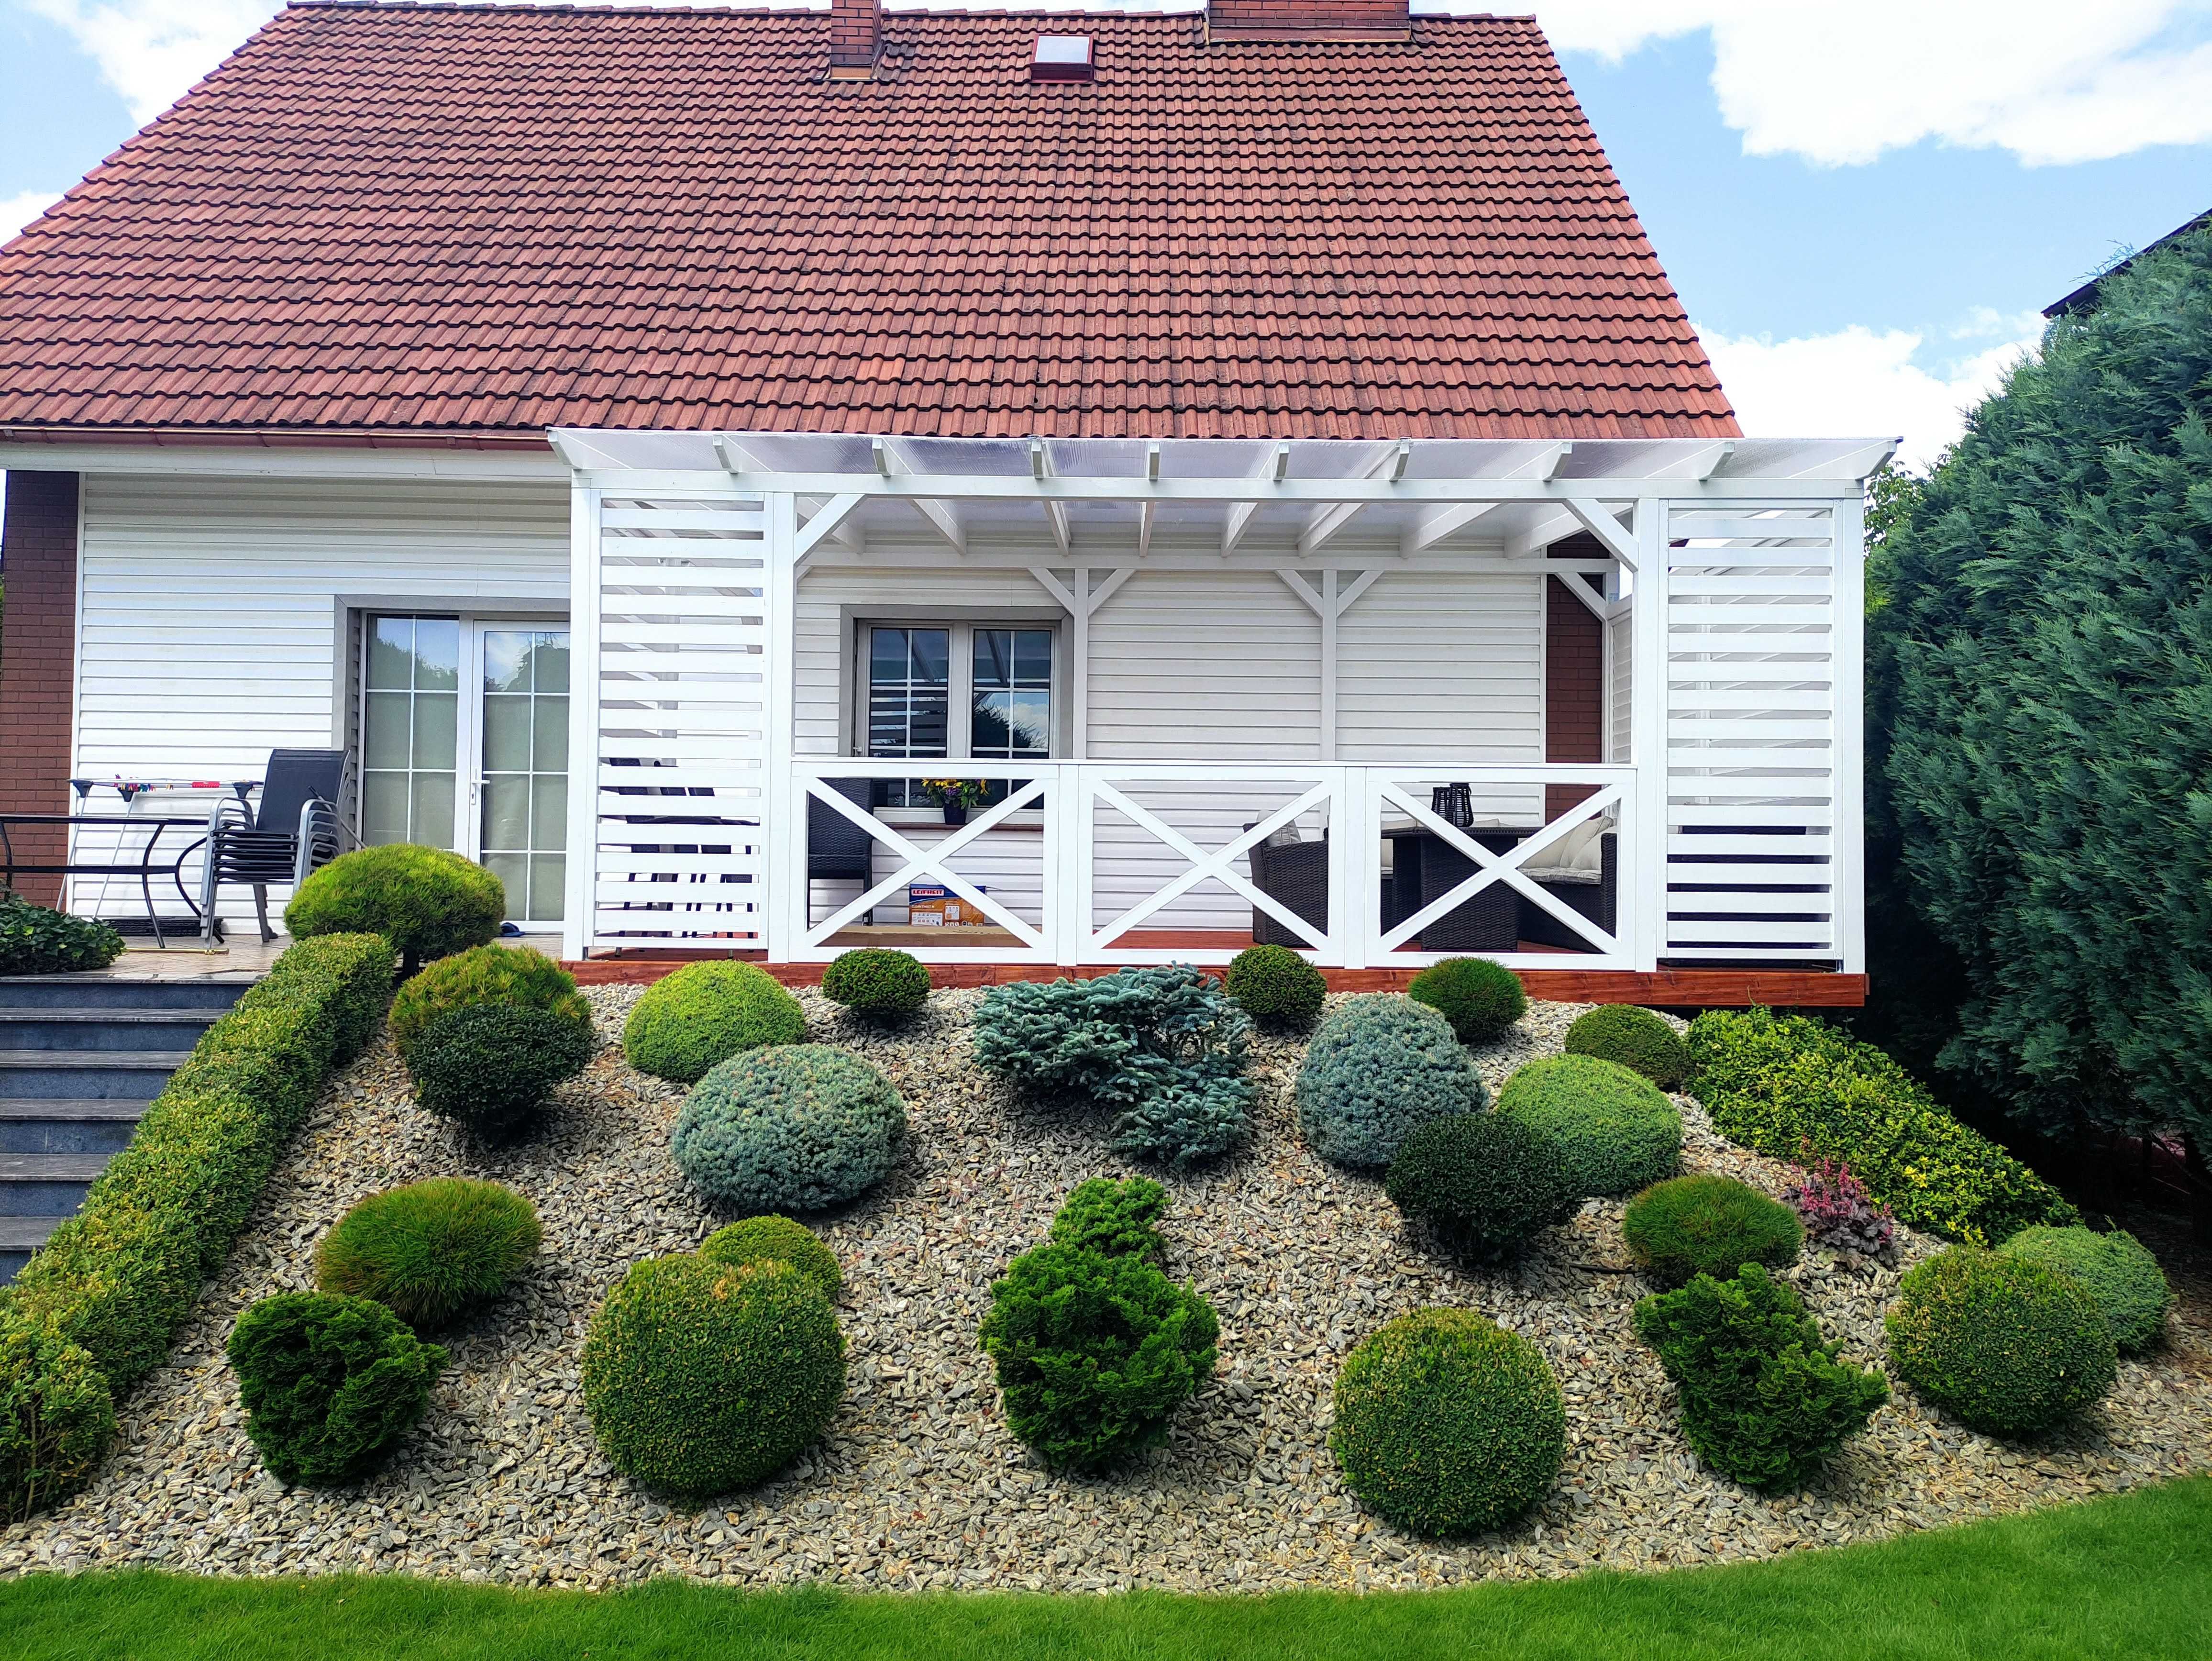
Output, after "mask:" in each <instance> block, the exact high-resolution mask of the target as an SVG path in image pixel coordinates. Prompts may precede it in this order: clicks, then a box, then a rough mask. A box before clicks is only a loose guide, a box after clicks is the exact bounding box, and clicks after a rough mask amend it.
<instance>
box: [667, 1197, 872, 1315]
mask: <svg viewBox="0 0 2212 1661" xmlns="http://www.w3.org/2000/svg"><path fill="white" fill-rule="evenodd" d="M699 1255H700V1256H702V1257H704V1258H705V1259H706V1260H707V1261H708V1262H710V1263H723V1264H727V1265H731V1266H735V1265H736V1264H738V1263H789V1264H790V1265H791V1266H792V1267H793V1269H797V1270H798V1271H799V1273H800V1274H801V1275H805V1276H806V1278H807V1279H808V1280H810V1281H813V1282H814V1284H815V1285H817V1286H818V1287H821V1288H822V1295H823V1297H825V1298H827V1299H829V1301H830V1302H831V1303H833V1304H834V1303H836V1301H837V1298H838V1294H839V1293H842V1292H843V1291H844V1289H845V1274H844V1271H843V1270H842V1269H839V1268H838V1266H837V1254H836V1252H834V1251H832V1250H829V1247H828V1246H826V1245H824V1244H822V1238H821V1237H820V1236H819V1235H817V1233H815V1232H814V1231H813V1230H812V1229H811V1228H809V1227H807V1226H806V1225H805V1224H804V1223H797V1222H793V1220H791V1219H790V1218H788V1217H777V1216H766V1217H747V1218H746V1219H744V1220H743V1221H742V1222H735V1223H732V1224H731V1225H730V1226H728V1227H727V1228H720V1229H717V1230H715V1231H714V1233H712V1234H710V1235H708V1237H707V1242H706V1244H704V1245H702V1246H701V1247H700V1248H699Z"/></svg>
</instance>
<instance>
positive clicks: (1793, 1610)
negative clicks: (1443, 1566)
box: [0, 1478, 2212, 1661]
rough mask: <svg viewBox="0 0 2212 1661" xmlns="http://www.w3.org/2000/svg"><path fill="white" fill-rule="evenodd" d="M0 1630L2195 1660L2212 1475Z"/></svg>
mask: <svg viewBox="0 0 2212 1661" xmlns="http://www.w3.org/2000/svg"><path fill="white" fill-rule="evenodd" d="M0 1634H4V1640H0V1652H4V1653H5V1654H6V1656H7V1657H8V1658H9V1661H46V1658H62V1657H69V1658H72V1661H74V1658H94V1657H100V1658H123V1657H149V1658H152V1657H160V1658H162V1661H199V1658H205V1661H259V1658H265V1657H286V1658H294V1657H298V1658H314V1661H365V1658H371V1657H376V1658H383V1657H390V1658H393V1661H398V1658H406V1661H443V1658H448V1657H453V1658H458V1657H470V1658H504V1657H516V1658H522V1657H528V1658H531V1661H540V1658H544V1661H572V1658H573V1661H581V1658H585V1657H591V1658H596V1661H614V1658H631V1657H666V1658H678V1657H684V1658H690V1657H708V1656H712V1657H715V1658H745V1661H751V1658H774V1661H833V1658H834V1661H877V1658H883V1661H890V1658H924V1661H998V1658H1001V1657H1003V1658H1006V1661H1014V1658H1020V1661H1054V1658H1073V1657H1086V1658H1089V1657H1105V1658H1115V1661H1122V1658H1129V1661H1133V1658H1138V1657H1144V1658H1152V1657H1161V1658H1176V1661H1181V1658H1191V1661H1198V1658H1206V1661H1214V1658H1220V1661H1229V1658H1237V1661H1242V1658H1247V1657H1249V1658H1254V1661H1262V1658H1264V1661H1304V1658H1309V1657H1322V1656H1328V1657H1368V1656H1372V1657H1376V1658H1385V1657H1387V1658H1390V1661H1419V1658H1427V1657H1435V1658H1437V1661H1445V1658H1450V1661H1469V1658H1474V1657H1482V1656H1512V1657H1516V1658H1534V1657H1560V1658H1567V1657H1573V1658H1577V1661H1587V1658H1591V1657H1598V1658H1601V1661H1636V1658H1644V1657H1650V1658H1658V1657H1667V1658H1681V1657H1703V1656H1728V1657H1736V1656H1741V1657H1745V1658H1753V1657H1756V1658H1760V1661H1789V1658H1798V1657H1804V1658H1811V1657H1823V1658H1826V1657H1835V1658H1839V1661H1869V1658H1892V1657H1898V1658H1918V1657H1929V1658H1935V1657H1942V1658H1947V1661H1948V1658H1957V1661H1966V1658H1979V1657H1998V1658H2002V1661H2030V1658H2039V1657H2051V1658H2060V1657H2064V1658H2075V1657H2083V1656H2127V1657H2131V1658H2146V1657H2154V1656H2189V1657H2202V1656H2205V1655H2208V1654H2212V1478H2193V1479H2191V1480H2188V1481H2185V1482H2174V1483H2172V1484H2170V1485H2168V1486H2166V1487H2164V1488H2154V1489H2148V1490H2145V1491H2143V1492H2141V1493H2137V1494H2129V1495H2125V1496H2124V1497H2121V1498H2119V1499H2115V1500H2100V1501H2099V1502H2097V1503H2095V1504H2092V1505H2084V1506H2068V1507H2063V1508H2061V1509H2057V1510H2053V1511H2045V1512H2035V1513H2033V1514H2030V1515H2027V1516H2023V1517H2014V1518H2004V1519H2002V1520H2000V1521H1996V1522H1990V1523H1978V1524H1972V1525H1971V1526H1968V1527H1966V1528H1960V1529H1951V1530H1942V1531H1940V1532H1936V1533H1929V1534H1922V1535H1917V1536H1911V1537H1909V1538H1906V1539H1902V1540H1897V1541H1892V1542H1887V1543H1886V1544H1882V1545H1878V1546H1862V1547H1853V1548H1848V1549H1845V1550H1842V1551H1831V1552H1814V1553H1807V1554H1804V1555H1799V1556H1796V1557H1792V1558H1789V1559H1785V1560H1782V1561H1773V1562H1766V1563H1759V1564H1752V1565H1747V1566H1742V1567H1729V1568H1716V1569H1695V1570H1685V1571H1679V1572H1676V1573H1669V1574H1655V1575H1618V1574H1596V1575H1591V1576H1589V1577H1588V1578H1586V1579H1578V1580H1562V1581H1548V1582H1543V1583H1541V1584H1534V1585H1489V1586H1479V1587H1474V1588H1471V1589H1468V1590H1465V1591H1446V1592H1424V1593H1385V1594H1378V1595H1376V1596H1373V1597H1346V1596H1340V1595H1334V1594H1323V1593H1292V1594H1285V1595H1281V1596H1276V1597H1263V1598H1255V1597H1244V1598H1235V1597H1222V1598H1199V1597H1166V1596H1161V1595H1141V1596H1135V1597H1026V1596H975V1597H967V1596H962V1597H955V1596H951V1595H928V1596H921V1597H886V1596H869V1597H849V1596H845V1595H843V1594H840V1593H836V1592H829V1591H812V1590H802V1591H785V1592H738V1591H725V1590H722V1589H720V1588H717V1587H708V1586H696V1585H684V1584H680V1583H678V1582H674V1581H665V1582H661V1583H659V1584H656V1585H651V1586H647V1587H645V1588H642V1589H641V1590H638V1591H623V1592H611V1593H588V1592H515V1591H501V1590H498V1589H495V1588H492V1587H486V1586H471V1585H453V1584H450V1583H444V1582H433V1581H426V1580H406V1579H386V1578H375V1577H362V1578H356V1579H321V1580H312V1581H298V1580H216V1579H194V1578H191V1577H186V1576H174V1575H163V1574H154V1573H142V1572H131V1573H93V1574H82V1575H74V1576H56V1575H35V1576H30V1577H27V1578H24V1579H18V1580H15V1581H12V1582H8V1583H0Z"/></svg>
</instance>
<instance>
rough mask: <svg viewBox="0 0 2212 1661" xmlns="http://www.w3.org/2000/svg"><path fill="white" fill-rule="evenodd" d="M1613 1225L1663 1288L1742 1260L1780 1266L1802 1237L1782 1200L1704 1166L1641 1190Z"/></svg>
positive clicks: (1731, 1269) (1719, 1272)
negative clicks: (1617, 1225)
mask: <svg viewBox="0 0 2212 1661" xmlns="http://www.w3.org/2000/svg"><path fill="white" fill-rule="evenodd" d="M1620 1232H1621V1238H1623V1239H1624V1240H1626V1242H1627V1243H1628V1255H1629V1256H1632V1257H1633V1258H1635V1259H1636V1263H1637V1267H1638V1268H1639V1269H1642V1270H1643V1271H1644V1274H1646V1275H1649V1276H1650V1278H1651V1279H1652V1280H1653V1281H1656V1282H1657V1283H1658V1284H1659V1285H1661V1286H1662V1287H1678V1286H1682V1285H1684V1284H1686V1282H1688V1281H1690V1279H1691V1278H1692V1276H1695V1275H1712V1276H1714V1277H1715V1278H1716V1279H1718V1280H1726V1279H1728V1278H1729V1276H1731V1275H1734V1274H1735V1272H1736V1271H1737V1270H1738V1269H1741V1268H1742V1267H1743V1266H1744V1265H1745V1264H1746V1263H1759V1264H1762V1265H1765V1267H1767V1268H1770V1269H1779V1268H1781V1267H1782V1266H1783V1265H1784V1264H1785V1263H1794V1262H1796V1261H1797V1253H1798V1251H1799V1250H1800V1249H1801V1248H1802V1246H1803V1245H1804V1244H1805V1225H1804V1224H1803V1223H1802V1222H1800V1221H1799V1220H1797V1214H1796V1212H1794V1211H1792V1210H1791V1209H1790V1208H1789V1207H1788V1206H1786V1205H1784V1204H1783V1203H1782V1202H1780V1201H1778V1200H1770V1199H1768V1198H1767V1197H1766V1196H1765V1195H1764V1194H1761V1193H1760V1192H1759V1190H1758V1189H1755V1188H1753V1187H1752V1186H1750V1184H1748V1183H1740V1182H1738V1181H1736V1179H1735V1177H1718V1176H1714V1175H1712V1174H1711V1173H1710V1172H1705V1171H1700V1172H1698V1173H1696V1174H1694V1175H1692V1176H1688V1177H1674V1178H1672V1179H1670V1180H1669V1181H1667V1182H1663V1183H1653V1184H1652V1185H1651V1186H1650V1187H1649V1188H1647V1189H1644V1191H1643V1192H1642V1193H1641V1194H1639V1195H1638V1196H1636V1197H1635V1198H1634V1199H1632V1200H1631V1201H1630V1202H1628V1212H1627V1214H1626V1216H1625V1217H1623V1218H1622V1219H1621V1224H1620Z"/></svg>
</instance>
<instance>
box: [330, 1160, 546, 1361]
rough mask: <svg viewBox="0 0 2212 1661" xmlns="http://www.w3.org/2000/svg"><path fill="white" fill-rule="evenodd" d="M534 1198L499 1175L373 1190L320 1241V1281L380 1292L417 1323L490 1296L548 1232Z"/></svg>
mask: <svg viewBox="0 0 2212 1661" xmlns="http://www.w3.org/2000/svg"><path fill="white" fill-rule="evenodd" d="M544 1238H545V1231H544V1229H543V1228H542V1227H540V1226H539V1225H538V1212H537V1209H536V1208H535V1207H533V1206H532V1204H531V1203H530V1202H529V1201H527V1200H526V1199H524V1198H523V1197H522V1196H520V1194H517V1193H516V1192H515V1191H514V1190H513V1189H508V1188H501V1186H500V1185H499V1184H498V1183H480V1182H474V1181H471V1179H469V1178H468V1177H432V1178H430V1179H429V1180H428V1182H421V1183H408V1184H407V1185H406V1186H405V1187H404V1188H393V1189H386V1190H385V1191H384V1192H383V1193H381V1194H373V1195H371V1196H369V1197H368V1199H366V1200H363V1201H362V1202H361V1203H360V1204H359V1205H357V1206H356V1207H354V1208H353V1209H352V1210H350V1211H349V1212H347V1213H346V1214H345V1215H344V1216H343V1217H341V1218H339V1219H338V1220H337V1226H336V1227H334V1228H332V1229H331V1232H329V1233H327V1234H325V1236H323V1238H322V1239H321V1240H320V1241H319V1243H318V1244H317V1245H316V1247H315V1285H316V1287H318V1288H319V1289H320V1290H321V1291H324V1292H336V1293H345V1294H346V1295H348V1296H350V1297H355V1298H369V1299H374V1300H375V1301H376V1302H378V1303H380V1304H382V1305H384V1306H385V1307H386V1309H388V1310H390V1311H392V1313H393V1314H394V1315H397V1316H398V1317H399V1318H400V1319H401V1320H403V1321H404V1322H406V1323H408V1325H410V1326H413V1327H426V1328H427V1327H437V1326H442V1325H444V1324H445V1323H447V1322H448V1321H452V1320H455V1319H458V1318H459V1317H461V1316H463V1315H465V1314H467V1313H469V1312H470V1311H472V1310H475V1309H479V1308H481V1307H483V1305H486V1304H489V1303H490V1302H491V1301H492V1300H493V1299H495V1298H497V1297H498V1296H499V1295H500V1294H501V1293H503V1292H505V1291H506V1290H507V1287H509V1286H510V1285H512V1284H513V1281H514V1278H515V1276H517V1275H520V1274H521V1273H522V1272H523V1271H524V1270H525V1269H528V1268H529V1267H530V1264H531V1262H532V1259H534V1258H535V1257H536V1256H538V1246H539V1244H541V1243H542V1242H543V1241H544Z"/></svg>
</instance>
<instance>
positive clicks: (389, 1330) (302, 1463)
mask: <svg viewBox="0 0 2212 1661" xmlns="http://www.w3.org/2000/svg"><path fill="white" fill-rule="evenodd" d="M227 1352H228V1355H229V1358H230V1365H231V1367H232V1370H233V1371H234V1372H236V1373H237V1374H238V1399H239V1401H240V1402H241V1403H242V1404H243V1405H244V1406H245V1409H246V1434H247V1435H248V1436H250V1437H252V1439H253V1445H254V1446H256V1447H257V1448H258V1449H260V1450H261V1458H262V1462H263V1463H264V1464H266V1465H267V1466H268V1467H269V1469H270V1470H271V1471H273V1472H275V1473H276V1475H278V1476H279V1477H281V1478H283V1480H284V1481H285V1482H306V1483H310V1484H312V1485H313V1486H315V1487H317V1488H335V1487H338V1486H341V1485H343V1484H344V1483H348V1482H356V1481H358V1480H359V1479H360V1478H362V1477H363V1476H366V1475H368V1473H369V1472H370V1471H372V1470H374V1469H376V1467H377V1466H378V1465H380V1464H381V1463H383V1462H384V1460H385V1457H386V1456H387V1455H388V1454H389V1453H390V1452H391V1451H392V1447H393V1445H395V1444H396V1443H398V1440H399V1439H400V1438H401V1437H402V1436H404V1435H405V1434H406V1433H407V1432H408V1431H409V1430H410V1429H412V1428H413V1427H414V1426H415V1423H416V1421H418V1420H419V1419H421V1418H422V1414H423V1410H424V1409H426V1408H428V1406H429V1402H430V1384H431V1381H432V1380H433V1379H435V1378H436V1377H437V1376H438V1369H439V1368H440V1367H441V1366H444V1365H445V1364H446V1352H445V1351H444V1350H442V1349H441V1348H439V1347H438V1346H437V1345H435V1344H426V1343H424V1342H422V1340H421V1339H419V1338H417V1337H416V1335H414V1334H413V1333H412V1332H410V1331H409V1330H408V1329H407V1328H406V1327H405V1326H404V1325H402V1324H401V1323H400V1320H399V1317H398V1316H397V1315H394V1314H393V1313H392V1311H390V1310H388V1309H386V1307H385V1306H384V1305H382V1304H377V1303H371V1302H370V1301H369V1300H368V1299H366V1298H344V1297H338V1296H335V1295H333V1294H331V1293H326V1292H280V1293H277V1294H276V1296H275V1297H273V1298H264V1299H262V1300H261V1301H260V1302H259V1303H258V1304H256V1305H253V1307H252V1308H251V1309H249V1310H247V1311H246V1313H245V1314H243V1315H241V1316H240V1317H238V1324H237V1326H235V1327H234V1328H233V1329H231V1335H230V1342H229V1344H228V1346H227Z"/></svg>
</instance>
